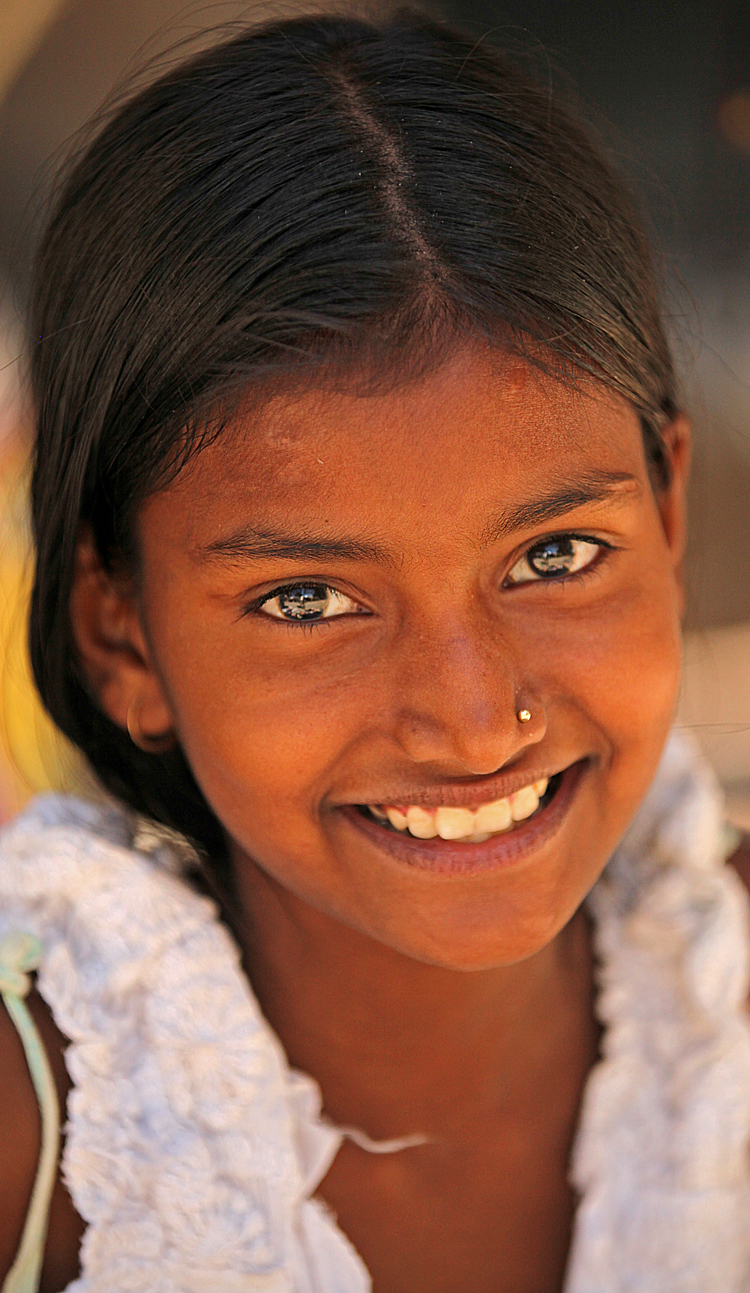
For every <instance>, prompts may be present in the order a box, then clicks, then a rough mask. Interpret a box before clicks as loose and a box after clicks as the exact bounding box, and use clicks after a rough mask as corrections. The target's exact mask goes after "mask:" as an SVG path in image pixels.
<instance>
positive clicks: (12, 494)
mask: <svg viewBox="0 0 750 1293" xmlns="http://www.w3.org/2000/svg"><path fill="white" fill-rule="evenodd" d="M27 486H28V453H27V451H26V448H25V446H24V445H23V443H22V441H21V439H20V438H19V437H18V436H17V435H15V434H12V433H11V434H10V435H9V436H5V437H3V440H2V441H1V442H0V821H3V820H7V819H8V818H9V817H10V816H12V815H13V813H15V812H17V811H18V809H19V808H21V807H22V806H23V804H24V803H25V802H26V800H27V799H28V798H29V797H30V796H31V795H32V794H34V793H36V792H37V791H39V790H45V789H49V788H50V787H54V788H59V787H63V788H64V787H68V786H71V785H72V784H73V783H74V781H75V780H76V768H77V760H76V757H75V755H74V754H73V752H72V750H71V748H70V746H69V745H68V744H67V742H66V741H65V740H64V738H63V737H62V736H61V735H60V733H59V732H58V731H57V729H56V728H55V727H54V726H53V724H52V722H51V721H50V719H49V718H48V716H47V714H46V713H45V711H44V709H43V708H42V705H41V702H40V700H39V697H38V696H37V693H36V690H35V688H34V684H33V681H32V677H31V667H30V664H29V658H28V651H27V646H26V628H27V616H28V600H29V593H30V590H31V576H32V562H31V556H30V544H29V534H28V522H27V506H26V502H27Z"/></svg>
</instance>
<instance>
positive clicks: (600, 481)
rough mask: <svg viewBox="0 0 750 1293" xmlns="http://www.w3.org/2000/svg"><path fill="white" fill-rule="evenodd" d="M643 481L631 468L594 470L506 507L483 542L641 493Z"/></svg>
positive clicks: (488, 543)
mask: <svg viewBox="0 0 750 1293" xmlns="http://www.w3.org/2000/svg"><path fill="white" fill-rule="evenodd" d="M641 492H642V491H641V482H640V481H639V479H638V477H637V476H633V475H632V474H631V473H630V472H627V471H591V472H587V473H586V475H585V476H582V477H577V478H576V480H575V481H570V482H562V483H561V484H560V485H559V486H558V487H557V488H556V489H555V490H553V491H551V492H550V493H549V494H543V495H542V496H541V497H540V498H534V499H530V500H529V501H528V502H527V503H519V504H517V505H516V506H515V507H510V508H504V509H503V510H502V511H501V512H499V513H498V514H497V516H495V517H494V518H493V519H492V520H491V521H489V522H488V524H487V525H486V526H485V528H484V531H483V533H482V545H483V546H485V545H486V546H489V545H490V544H491V543H494V542H496V540H497V539H501V538H503V537H504V536H505V535H508V534H512V533H513V532H515V531H516V530H528V529H530V528H531V527H532V526H535V525H541V524H543V523H544V522H545V521H553V520H555V519H556V518H557V517H558V516H564V515H565V514H566V513H567V512H573V511H575V509H576V508H577V507H584V506H585V505H586V504H587V503H588V504H591V503H606V502H609V501H610V500H611V499H612V498H616V497H617V496H618V495H620V496H627V495H631V494H632V495H633V496H635V497H638V496H639V495H640V494H641Z"/></svg>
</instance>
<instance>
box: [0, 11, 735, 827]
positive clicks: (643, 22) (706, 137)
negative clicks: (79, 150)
mask: <svg viewBox="0 0 750 1293" xmlns="http://www.w3.org/2000/svg"><path fill="white" fill-rule="evenodd" d="M319 7H320V8H323V7H325V6H319ZM303 8H304V5H291V4H288V3H287V4H283V5H275V4H272V3H268V4H264V5H254V6H248V5H247V4H237V3H231V2H225V3H216V4H208V5H206V4H203V5H191V6H188V7H186V6H185V5H184V4H177V3H175V0H25V3H18V0H3V3H2V4H1V5H0V176H1V177H2V181H1V183H0V369H2V371H1V372H0V382H4V383H5V386H4V387H3V386H2V385H1V384H0V455H2V445H3V437H5V440H6V442H9V440H10V439H12V438H13V434H14V427H15V425H16V423H17V424H18V426H19V427H22V423H23V412H22V403H21V402H19V400H18V390H17V378H16V374H17V371H18V366H17V365H16V364H14V363H13V362H11V361H12V360H13V359H14V357H15V355H16V354H17V353H18V349H19V346H20V344H21V342H20V338H21V335H22V332H21V326H20V318H21V315H22V311H23V305H24V298H25V294H26V291H27V285H28V272H29V264H30V259H31V255H32V252H33V246H34V239H35V236H36V231H37V229H38V219H39V212H40V210H41V209H42V207H43V200H44V196H45V193H46V191H47V189H48V186H49V183H50V181H51V179H52V177H53V175H54V172H55V169H56V167H57V166H58V165H59V164H60V162H61V161H63V160H64V158H65V156H66V154H67V152H68V150H69V148H70V143H71V140H72V139H73V136H74V135H75V133H76V132H77V131H78V130H79V129H80V127H81V126H82V125H83V124H84V122H86V121H87V120H88V119H89V118H90V117H91V116H92V115H93V114H94V113H95V112H96V110H97V108H98V107H99V105H100V104H101V103H102V101H103V100H104V99H105V97H106V96H107V95H108V94H110V93H111V91H112V90H113V87H115V86H116V85H118V84H120V83H122V81H123V78H126V77H127V76H128V75H129V74H131V73H132V72H133V71H135V70H136V69H137V68H138V67H140V66H142V65H143V64H144V63H146V62H147V60H148V59H149V58H153V57H154V56H156V55H158V54H159V53H160V52H163V51H165V50H168V49H169V48H171V47H172V46H173V45H174V44H175V43H176V42H179V41H181V40H185V39H186V38H189V37H193V39H194V40H197V41H199V42H200V41H209V40H211V39H216V33H215V32H213V34H212V33H211V32H208V34H206V35H204V36H203V37H200V36H199V35H198V33H200V32H201V31H202V30H205V29H212V28H216V27H218V26H220V25H221V24H224V23H227V22H230V23H231V22H233V21H261V20H264V19H266V18H271V17H274V16H292V15H293V14H294V13H295V12H299V11H300V9H303ZM354 11H355V12H362V10H361V9H357V8H355V9H354ZM365 12H367V10H365ZM438 12H439V13H440V15H441V16H443V17H445V18H446V19H448V20H449V21H453V22H455V23H457V24H460V25H461V26H463V27H465V28H468V29H469V30H470V31H471V32H473V33H474V34H475V35H476V38H477V40H489V41H493V42H495V43H498V44H500V45H502V46H506V47H509V49H510V50H511V51H512V52H513V51H515V52H516V53H517V54H518V55H519V56H520V57H521V58H522V60H523V61H524V62H526V63H527V64H528V63H530V64H531V65H532V67H533V68H534V69H535V71H536V73H537V75H538V76H540V77H541V78H542V80H548V81H549V83H550V84H552V85H555V86H562V87H563V89H565V88H566V87H570V86H575V87H576V89H577V92H578V95H579V97H580V103H581V106H582V109H583V112H584V115H587V116H589V117H590V118H591V119H593V122H594V125H595V127H596V128H597V130H598V131H599V134H600V137H601V138H602V140H603V142H604V144H605V147H606V148H607V150H608V152H609V154H610V156H611V157H612V159H613V160H614V162H615V164H616V166H617V167H618V169H619V170H620V172H621V173H622V174H624V176H625V178H626V179H627V180H628V181H629V182H630V184H631V187H632V188H633V189H634V190H635V192H636V194H637V195H638V196H639V198H640V200H641V203H642V207H643V209H644V212H645V216H646V223H647V227H648V228H649V230H650V231H651V233H652V236H653V237H654V240H655V245H656V253H657V261H658V262H659V264H660V266H661V267H662V269H663V277H664V282H665V306H666V315H667V320H668V326H669V328H670V331H671V334H672V337H673V340H674V346H675V352H676V355H677V359H678V366H679V369H680V373H681V378H682V382H683V390H684V398H685V403H686V406H687V408H688V411H689V412H690V414H691V416H692V418H693V421H694V425H695V430H696V452H695V471H694V478H693V486H692V497H691V540H690V550H689V557H688V611H687V626H688V628H691V629H693V630H698V631H699V632H702V631H704V630H709V629H711V630H716V631H718V634H719V637H718V638H717V641H720V642H721V643H722V644H723V645H722V646H721V652H724V653H725V654H724V655H722V656H721V658H722V661H723V662H724V663H723V664H722V669H723V670H724V672H725V674H726V675H727V676H726V678H725V681H724V684H723V685H724V687H725V692H724V693H722V695H721V696H720V697H719V699H718V700H715V698H714V700H712V702H711V703H712V704H715V706H718V708H719V710H721V714H719V715H717V717H719V718H722V722H723V720H724V719H725V718H731V719H733V720H736V722H735V727H737V725H738V724H739V725H740V726H743V725H744V726H745V727H746V728H748V730H750V660H749V659H748V656H749V654H750V653H749V652H748V643H750V628H749V629H748V630H747V631H745V630H741V629H738V628H736V627H735V628H732V627H731V626H740V625H742V624H746V623H749V622H750V518H749V516H748V513H749V511H750V3H748V0H712V2H711V3H710V4H709V3H707V2H706V0H681V2H680V3H679V4H678V3H677V0H661V3H660V4H657V5H655V4H649V5H646V4H643V3H640V4H634V3H633V0H606V2H604V0H524V2H523V3H521V0H440V3H439V10H438ZM192 47H193V48H195V44H193V46H192ZM162 66H163V64H162ZM3 350H5V352H6V356H7V358H6V360H5V361H3V359H2V352H3ZM4 363H5V366H3V364H4ZM14 383H16V386H15V388H14ZM3 410H5V411H4V412H3ZM14 410H15V411H14ZM9 428H10V431H9ZM0 471H2V457H1V456H0ZM1 505H2V499H0V507H1ZM6 511H7V509H6ZM0 537H2V536H1V535H0ZM1 557H2V554H1V553H0V580H1V578H2V560H1ZM6 579H7V577H6ZM0 592H2V587H1V586H0ZM1 627H2V626H1V625H0V628H1ZM722 635H723V636H722ZM698 636H699V635H697V634H696V633H695V632H694V633H693V638H692V640H693V641H694V642H695V641H696V640H697V637H698ZM727 653H728V654H727ZM688 654H689V655H690V650H689V653H688ZM725 656H726V659H725ZM701 667H702V668H703V673H704V674H705V675H706V676H708V675H711V674H712V673H713V672H714V670H713V668H712V666H711V663H710V661H709V664H708V665H707V666H706V665H704V666H701ZM743 670H744V673H743ZM743 679H744V680H743ZM738 692H739V695H738ZM701 705H702V708H703V709H705V704H703V702H701ZM701 705H699V708H701ZM722 716H723V717H722ZM740 720H741V721H740ZM697 721H698V720H696V722H697ZM717 726H719V724H718V723H717ZM724 726H725V727H726V724H724ZM743 740H744V746H747V749H745V753H744V755H742V757H741V758H740V761H739V763H736V764H733V765H732V766H731V767H729V771H728V773H725V774H723V775H724V776H725V780H726V781H728V782H733V781H739V780H740V779H745V778H750V736H748V735H747V734H746V735H745V737H744V738H743ZM744 746H743V748H744ZM736 748H737V749H739V746H736ZM718 761H719V763H721V756H719V760H718ZM745 765H747V766H745ZM0 781H1V778H0ZM1 800H2V785H1V784H0V817H1V816H2V811H1ZM748 803H749V804H750V800H749V801H748ZM748 813H749V815H750V807H749V809H748Z"/></svg>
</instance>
